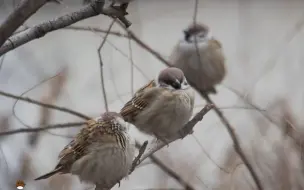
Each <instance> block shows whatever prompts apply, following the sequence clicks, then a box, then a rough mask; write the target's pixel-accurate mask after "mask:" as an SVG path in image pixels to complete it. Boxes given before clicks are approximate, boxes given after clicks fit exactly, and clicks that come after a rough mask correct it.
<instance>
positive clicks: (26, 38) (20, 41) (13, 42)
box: [0, 1, 123, 56]
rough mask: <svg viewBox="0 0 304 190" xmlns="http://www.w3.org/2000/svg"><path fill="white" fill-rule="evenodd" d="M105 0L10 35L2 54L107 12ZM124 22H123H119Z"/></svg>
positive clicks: (0, 51)
mask: <svg viewBox="0 0 304 190" xmlns="http://www.w3.org/2000/svg"><path fill="white" fill-rule="evenodd" d="M103 3H104V2H103V1H94V2H92V3H91V4H89V5H88V6H86V7H84V8H82V9H81V10H78V11H75V12H72V13H68V14H66V15H64V16H61V17H57V18H55V19H53V20H50V21H45V22H43V23H41V24H38V25H36V26H34V27H32V28H29V29H27V30H26V31H24V32H20V33H18V34H16V35H14V36H12V37H10V38H9V39H8V40H7V41H6V42H5V43H4V44H3V46H2V47H0V56H1V55H3V54H4V53H7V52H8V51H11V50H13V49H15V48H17V47H19V46H21V45H24V44H26V43H27V42H30V41H32V40H34V39H38V38H41V37H43V36H44V35H46V34H47V33H49V32H52V31H54V30H58V29H61V28H64V27H66V26H69V25H71V24H74V23H76V22H78V21H81V20H84V19H87V18H90V17H93V16H97V15H99V14H106V15H108V14H109V13H105V12H104V11H103V9H102V7H103ZM118 23H120V24H122V23H121V22H118ZM122 25H123V24H122Z"/></svg>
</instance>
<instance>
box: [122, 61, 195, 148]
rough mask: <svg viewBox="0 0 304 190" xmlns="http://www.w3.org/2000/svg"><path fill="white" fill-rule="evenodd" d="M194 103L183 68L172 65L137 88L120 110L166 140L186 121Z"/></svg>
mask: <svg viewBox="0 0 304 190" xmlns="http://www.w3.org/2000/svg"><path fill="white" fill-rule="evenodd" d="M193 107H194V91H193V89H192V88H191V87H190V85H189V84H188V82H187V80H186V78H185V76H184V73H183V71H182V70H180V69H178V68H174V67H171V68H166V69H164V70H162V71H161V72H160V73H159V74H158V76H157V77H156V79H155V80H152V81H150V82H149V83H148V84H147V85H145V86H144V87H142V88H141V89H139V90H138V91H137V92H136V93H135V95H134V96H133V98H132V99H131V100H130V101H129V102H127V103H126V104H125V105H124V107H123V108H122V109H121V111H120V114H121V115H122V116H123V118H124V119H125V121H127V122H129V123H132V124H133V125H135V126H136V127H137V128H138V129H139V130H140V131H141V132H144V133H146V134H149V135H154V136H156V138H157V139H160V140H162V141H163V142H164V143H166V142H167V139H170V138H171V136H172V135H175V134H176V133H177V132H178V131H179V130H180V129H181V128H182V127H183V126H184V124H185V123H187V122H188V121H189V119H190V117H191V115H192V112H193Z"/></svg>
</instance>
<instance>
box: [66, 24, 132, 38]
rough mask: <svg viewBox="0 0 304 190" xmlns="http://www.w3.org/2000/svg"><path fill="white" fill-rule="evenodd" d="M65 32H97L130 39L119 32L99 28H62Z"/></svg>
mask: <svg viewBox="0 0 304 190" xmlns="http://www.w3.org/2000/svg"><path fill="white" fill-rule="evenodd" d="M62 29H63V30H79V31H92V30H94V31H96V32H100V33H108V34H109V35H113V36H117V37H123V38H128V37H129V36H128V35H126V34H123V33H120V32H117V31H109V32H108V31H107V30H105V29H101V28H98V27H83V26H68V27H65V28H62Z"/></svg>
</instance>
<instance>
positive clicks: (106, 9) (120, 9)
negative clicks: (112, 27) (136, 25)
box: [84, 0, 132, 28]
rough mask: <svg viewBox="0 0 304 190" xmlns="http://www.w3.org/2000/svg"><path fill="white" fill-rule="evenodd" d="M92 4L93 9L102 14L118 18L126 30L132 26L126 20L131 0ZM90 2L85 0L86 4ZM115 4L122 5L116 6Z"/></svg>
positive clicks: (112, 0) (110, 0)
mask: <svg viewBox="0 0 304 190" xmlns="http://www.w3.org/2000/svg"><path fill="white" fill-rule="evenodd" d="M90 1H91V3H92V7H94V9H95V10H96V11H98V12H101V13H102V14H105V15H108V16H110V17H112V18H114V19H115V18H117V19H118V20H119V21H120V22H122V23H123V24H124V25H125V27H126V28H128V27H130V26H131V24H132V23H131V22H130V21H129V20H128V19H126V17H125V16H126V15H128V14H129V13H128V12H127V8H128V5H129V0H95V1H93V0H90ZM87 2H89V1H87V0H85V1H84V3H87ZM115 3H120V5H118V6H115V5H114V4H115Z"/></svg>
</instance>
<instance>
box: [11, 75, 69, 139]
mask: <svg viewBox="0 0 304 190" xmlns="http://www.w3.org/2000/svg"><path fill="white" fill-rule="evenodd" d="M60 73H61V72H59V73H57V74H56V75H54V76H52V77H50V78H47V79H43V80H41V81H40V82H39V83H37V84H35V85H34V86H32V87H30V88H29V89H27V90H26V91H25V92H23V93H22V94H20V95H19V96H20V97H22V96H24V95H25V94H26V93H28V92H30V91H32V90H33V89H35V88H37V87H38V86H40V85H42V84H44V83H45V82H48V81H49V80H51V79H53V78H55V77H57V76H58V75H60ZM17 103H18V99H16V101H15V103H14V104H13V108H12V112H13V116H14V118H15V119H16V120H17V121H18V122H19V123H21V124H22V125H24V126H25V127H27V128H34V127H33V126H30V125H28V124H26V123H25V122H24V121H22V120H21V118H20V117H19V116H18V115H17V113H16V106H17ZM46 133H48V134H50V135H53V136H60V137H65V138H66V137H67V136H66V135H60V134H55V133H52V132H49V131H46Z"/></svg>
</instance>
